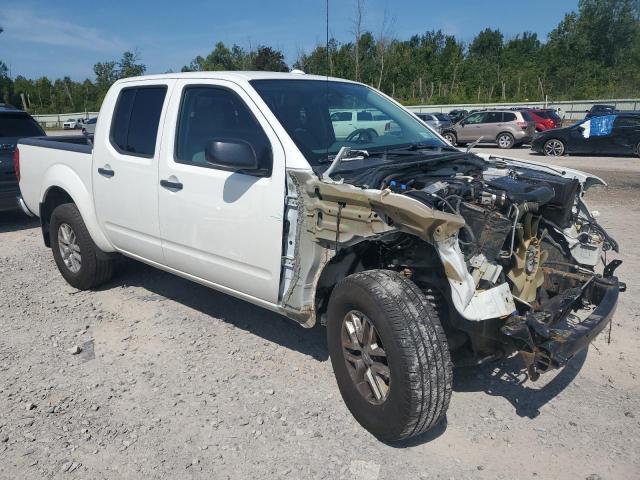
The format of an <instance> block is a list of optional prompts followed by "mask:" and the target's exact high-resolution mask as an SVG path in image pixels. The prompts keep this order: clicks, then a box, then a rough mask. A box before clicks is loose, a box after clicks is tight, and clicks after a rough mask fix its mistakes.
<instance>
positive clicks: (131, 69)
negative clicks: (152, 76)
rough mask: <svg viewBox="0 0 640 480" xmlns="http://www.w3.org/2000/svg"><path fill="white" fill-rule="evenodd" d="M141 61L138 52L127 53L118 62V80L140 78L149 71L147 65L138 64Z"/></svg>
mask: <svg viewBox="0 0 640 480" xmlns="http://www.w3.org/2000/svg"><path fill="white" fill-rule="evenodd" d="M139 60H140V54H139V53H138V51H137V50H136V51H133V52H131V51H126V52H124V53H123V54H122V58H121V59H120V61H119V62H118V73H117V75H118V78H128V77H139V76H140V75H144V72H146V71H147V67H146V65H144V64H143V63H136V62H138V61H139Z"/></svg>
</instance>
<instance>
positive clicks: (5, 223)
mask: <svg viewBox="0 0 640 480" xmlns="http://www.w3.org/2000/svg"><path fill="white" fill-rule="evenodd" d="M39 225H40V222H39V221H38V219H37V218H33V217H27V216H26V215H25V214H24V213H22V212H20V211H17V210H16V211H11V212H0V233H7V232H17V231H19V230H27V229H29V228H34V227H37V226H39Z"/></svg>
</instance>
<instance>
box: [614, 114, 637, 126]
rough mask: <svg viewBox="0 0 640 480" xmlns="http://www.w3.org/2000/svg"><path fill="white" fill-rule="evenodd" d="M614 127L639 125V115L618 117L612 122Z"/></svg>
mask: <svg viewBox="0 0 640 480" xmlns="http://www.w3.org/2000/svg"><path fill="white" fill-rule="evenodd" d="M614 126H616V127H640V116H637V117H618V118H616V121H615V122H614Z"/></svg>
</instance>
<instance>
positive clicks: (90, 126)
mask: <svg viewBox="0 0 640 480" xmlns="http://www.w3.org/2000/svg"><path fill="white" fill-rule="evenodd" d="M97 122H98V117H94V118H90V119H89V120H87V121H86V122H84V125H82V133H83V134H84V135H93V134H94V133H95V132H96V123H97Z"/></svg>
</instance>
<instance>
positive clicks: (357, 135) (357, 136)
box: [344, 128, 378, 143]
mask: <svg viewBox="0 0 640 480" xmlns="http://www.w3.org/2000/svg"><path fill="white" fill-rule="evenodd" d="M377 136H378V132H376V131H375V130H374V129H373V128H358V129H356V130H354V131H353V132H351V133H350V134H349V135H347V138H345V139H344V141H345V142H351V143H371V142H373V141H374V140H375V138H376V137H377Z"/></svg>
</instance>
